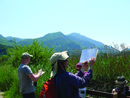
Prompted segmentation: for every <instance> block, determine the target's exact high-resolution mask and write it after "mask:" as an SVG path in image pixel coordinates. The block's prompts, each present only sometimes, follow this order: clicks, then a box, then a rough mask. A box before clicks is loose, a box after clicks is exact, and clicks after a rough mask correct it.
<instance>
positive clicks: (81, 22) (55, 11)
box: [0, 0, 130, 45]
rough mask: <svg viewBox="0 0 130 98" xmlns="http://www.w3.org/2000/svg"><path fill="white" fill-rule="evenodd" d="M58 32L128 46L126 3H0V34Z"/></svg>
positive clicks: (102, 0) (17, 0)
mask: <svg viewBox="0 0 130 98" xmlns="http://www.w3.org/2000/svg"><path fill="white" fill-rule="evenodd" d="M58 31H61V32H62V33H63V34H65V35H67V34H70V33H73V32H76V33H80V34H81V35H84V36H86V37H89V38H91V39H94V40H97V41H100V42H102V43H104V44H106V45H113V43H114V44H118V45H120V44H122V43H124V44H126V45H130V0H0V34H2V35H3V36H4V37H6V36H13V37H19V38H37V37H41V36H44V35H45V34H47V33H53V32H58Z"/></svg>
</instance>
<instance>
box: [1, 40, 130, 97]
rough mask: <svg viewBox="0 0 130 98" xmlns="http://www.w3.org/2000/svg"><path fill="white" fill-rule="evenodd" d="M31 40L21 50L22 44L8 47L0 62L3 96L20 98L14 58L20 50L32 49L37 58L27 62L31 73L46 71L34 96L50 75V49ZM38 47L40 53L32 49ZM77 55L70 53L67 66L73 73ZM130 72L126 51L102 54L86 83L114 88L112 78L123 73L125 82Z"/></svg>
mask: <svg viewBox="0 0 130 98" xmlns="http://www.w3.org/2000/svg"><path fill="white" fill-rule="evenodd" d="M34 43H35V42H34ZM34 43H33V45H32V46H24V49H23V47H21V50H22V51H21V50H20V49H19V48H18V47H17V46H16V47H17V48H16V47H15V48H16V50H11V51H9V50H8V53H9V55H8V57H9V58H8V61H6V60H7V57H6V60H5V61H6V63H5V61H4V60H3V61H4V62H3V63H1V64H2V65H0V91H1V90H2V91H6V93H5V94H6V98H22V96H21V94H20V89H19V81H18V75H17V70H18V66H19V65H20V60H19V59H18V60H19V61H17V62H15V61H16V60H17V58H20V56H21V53H22V52H23V50H24V51H29V52H31V53H30V54H33V55H34V57H35V58H38V59H37V60H35V59H32V61H31V64H29V66H30V67H31V70H32V71H33V73H37V72H38V70H39V69H40V68H42V70H43V71H45V74H43V75H42V76H41V77H40V78H39V80H38V81H37V86H36V87H35V95H36V98H39V96H40V95H39V94H40V91H41V89H42V85H43V83H44V82H46V81H47V80H48V79H49V78H50V73H51V64H50V61H49V58H50V56H51V55H52V52H51V51H52V49H48V48H47V47H46V48H44V49H43V50H42V48H35V49H34V48H32V47H34V46H39V44H38V43H37V42H36V43H35V44H34ZM30 47H31V48H30ZM15 48H14V49H15ZM28 48H29V50H28ZM31 49H33V50H31ZM38 49H40V51H39V52H40V53H41V54H39V53H37V52H35V51H37V50H38ZM18 52H20V53H18ZM17 53H18V54H17ZM111 53H112V52H111ZM38 54H39V55H38ZM41 55H44V56H41ZM79 58H80V52H79V53H78V55H74V54H73V55H71V56H70V58H69V67H68V69H67V71H69V72H72V73H76V67H75V66H76V64H77V63H78V62H79ZM7 62H8V63H7ZM11 62H13V63H11ZM14 62H15V63H14ZM36 62H37V63H36ZM38 62H39V63H38ZM4 64H5V65H4ZM129 72H130V56H129V55H125V53H123V54H117V55H107V54H104V55H102V56H98V57H97V59H96V63H95V65H94V66H93V78H92V80H91V82H90V84H89V86H88V89H94V90H100V91H105V92H111V90H112V89H113V88H114V87H116V84H115V80H116V78H117V76H119V75H123V76H124V77H125V78H126V79H127V80H128V81H130V80H129V79H130V75H129ZM128 85H130V83H128Z"/></svg>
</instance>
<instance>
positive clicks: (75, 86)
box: [50, 51, 95, 98]
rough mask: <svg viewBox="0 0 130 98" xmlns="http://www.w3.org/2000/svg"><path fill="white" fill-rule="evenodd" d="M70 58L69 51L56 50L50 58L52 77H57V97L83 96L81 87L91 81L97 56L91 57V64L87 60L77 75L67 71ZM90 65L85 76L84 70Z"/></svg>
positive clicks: (78, 97) (72, 97)
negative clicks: (80, 93) (80, 90)
mask: <svg viewBox="0 0 130 98" xmlns="http://www.w3.org/2000/svg"><path fill="white" fill-rule="evenodd" d="M68 58H69V54H68V52H67V51H63V52H56V53H54V54H53V55H52V56H51V58H50V62H51V64H52V72H51V78H54V77H56V92H57V96H58V97H57V98H81V96H80V95H79V88H83V87H86V86H88V84H89V83H90V80H91V78H92V67H93V65H94V63H95V58H91V59H90V61H89V64H88V61H85V62H84V63H83V66H82V68H81V70H80V71H79V72H78V73H77V74H76V75H75V74H73V73H71V72H67V71H66V68H67V67H68V62H69V60H68ZM88 66H89V69H88V71H87V74H85V76H84V71H85V69H86V68H87V67H88ZM83 76H84V77H83Z"/></svg>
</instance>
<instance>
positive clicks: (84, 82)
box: [56, 69, 92, 98]
mask: <svg viewBox="0 0 130 98" xmlns="http://www.w3.org/2000/svg"><path fill="white" fill-rule="evenodd" d="M58 73H62V74H60V75H58V76H57V79H56V81H57V82H56V87H57V90H58V98H81V97H80V95H79V90H78V89H79V88H83V87H86V86H88V84H89V83H90V80H91V78H92V70H91V69H88V71H87V74H85V76H84V73H83V72H82V71H79V72H78V73H77V74H76V75H74V74H72V73H71V72H66V71H65V70H61V69H60V70H59V71H58ZM83 76H84V77H83Z"/></svg>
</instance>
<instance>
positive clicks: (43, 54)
mask: <svg viewBox="0 0 130 98" xmlns="http://www.w3.org/2000/svg"><path fill="white" fill-rule="evenodd" d="M42 47H43V44H40V42H38V40H34V41H33V43H32V44H31V45H27V46H25V45H23V46H21V45H16V43H15V46H14V47H13V48H11V49H8V50H7V55H8V56H9V57H10V63H12V64H13V66H14V67H18V66H19V64H20V63H21V55H22V53H24V52H28V53H29V54H31V55H33V58H31V62H30V65H31V64H32V65H37V64H46V62H48V60H49V59H48V58H49V57H50V56H51V55H52V50H53V48H50V49H49V48H48V47H45V48H44V49H43V48H42Z"/></svg>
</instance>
